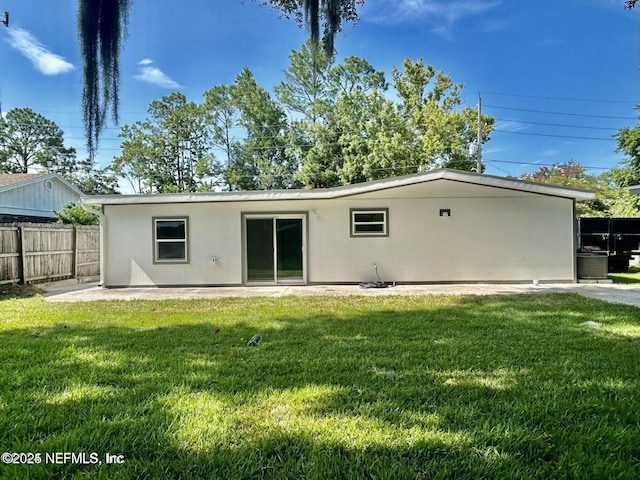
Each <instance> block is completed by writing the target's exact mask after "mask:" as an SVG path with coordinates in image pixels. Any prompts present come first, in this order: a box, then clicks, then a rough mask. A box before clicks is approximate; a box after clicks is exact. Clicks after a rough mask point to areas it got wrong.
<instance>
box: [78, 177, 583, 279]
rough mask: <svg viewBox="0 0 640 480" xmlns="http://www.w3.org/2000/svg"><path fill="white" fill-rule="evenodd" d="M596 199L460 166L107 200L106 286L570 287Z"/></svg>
mask: <svg viewBox="0 0 640 480" xmlns="http://www.w3.org/2000/svg"><path fill="white" fill-rule="evenodd" d="M592 198H594V194H593V193H592V192H587V191H584V190H577V189H573V188H565V187H558V186H552V185H543V184H537V183H531V182H525V181H521V180H514V179H507V178H501V177H494V176H489V175H480V174H476V173H469V172H461V171H456V170H447V169H441V170H433V171H429V172H425V173H418V174H414V175H407V176H403V177H396V178H390V179H385V180H378V181H373V182H367V183H360V184H356V185H348V186H343V187H337V188H327V189H316V190H288V191H287V190H285V191H250V192H213V193H183V194H151V195H105V196H89V197H84V198H83V200H82V201H83V203H85V204H98V205H101V206H102V214H101V215H100V217H101V227H102V233H101V236H102V245H103V249H102V252H103V257H102V275H103V278H102V281H103V286H105V287H137V286H224V285H249V286H251V285H274V284H286V285H305V284H340V283H344V284H351V283H354V284H356V283H360V282H363V281H371V280H376V275H375V268H376V267H377V269H378V273H379V275H380V276H381V277H382V279H383V280H384V281H388V282H390V281H396V282H403V283H421V282H424V283H428V282H531V281H532V280H534V279H537V280H539V281H553V282H574V281H576V250H577V245H576V241H577V237H576V233H577V232H576V213H575V202H576V201H579V200H588V199H592Z"/></svg>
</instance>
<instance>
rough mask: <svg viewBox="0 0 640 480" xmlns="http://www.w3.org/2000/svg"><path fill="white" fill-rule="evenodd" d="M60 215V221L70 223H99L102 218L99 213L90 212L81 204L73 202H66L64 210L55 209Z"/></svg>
mask: <svg viewBox="0 0 640 480" xmlns="http://www.w3.org/2000/svg"><path fill="white" fill-rule="evenodd" d="M54 213H55V214H56V215H57V216H58V223H66V224H70V225H99V224H100V219H99V218H98V215H96V214H93V213H89V212H87V211H86V210H85V209H83V208H82V207H81V206H80V205H76V204H75V203H73V202H69V203H65V204H64V205H63V206H62V210H60V211H59V212H56V211H54Z"/></svg>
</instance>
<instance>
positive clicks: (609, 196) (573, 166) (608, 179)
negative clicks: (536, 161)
mask: <svg viewBox="0 0 640 480" xmlns="http://www.w3.org/2000/svg"><path fill="white" fill-rule="evenodd" d="M586 171H587V168H586V167H585V166H584V165H580V164H579V163H577V162H575V161H574V160H570V161H568V162H565V163H559V164H554V165H552V166H551V167H547V166H542V167H540V168H539V169H538V170H537V171H535V172H533V173H526V174H523V175H522V176H521V178H522V179H523V180H528V181H532V182H538V183H549V184H551V185H560V186H564V187H573V188H581V189H584V190H592V191H594V192H595V194H596V198H595V199H593V200H587V201H584V202H578V203H577V204H576V212H577V214H578V216H581V217H610V216H619V214H620V213H623V212H631V211H632V209H633V206H632V203H631V202H628V200H629V198H625V197H629V195H628V192H627V195H626V196H625V195H624V192H622V190H623V189H621V188H619V187H618V186H616V185H615V182H614V181H613V176H612V174H611V173H610V172H606V173H604V174H601V175H590V174H588V173H586ZM625 203H626V205H625Z"/></svg>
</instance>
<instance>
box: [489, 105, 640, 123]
mask: <svg viewBox="0 0 640 480" xmlns="http://www.w3.org/2000/svg"><path fill="white" fill-rule="evenodd" d="M485 107H489V108H497V109H499V110H514V111H517V112H530V113H545V114H549V115H567V116H570V117H587V118H609V119H614V120H638V119H637V118H635V117H615V116H610V115H590V114H586V113H568V112H549V111H545V110H530V109H527V108H514V107H501V106H498V105H485Z"/></svg>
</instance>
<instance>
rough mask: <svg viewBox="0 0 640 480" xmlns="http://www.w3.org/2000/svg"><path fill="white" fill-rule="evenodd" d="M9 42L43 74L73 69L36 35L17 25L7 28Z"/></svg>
mask: <svg viewBox="0 0 640 480" xmlns="http://www.w3.org/2000/svg"><path fill="white" fill-rule="evenodd" d="M9 37H10V38H9V44H10V45H11V46H12V47H13V48H15V49H16V50H18V51H19V52H20V53H22V54H23V55H24V56H25V57H27V58H28V59H29V60H30V61H31V63H32V64H33V66H34V67H36V69H37V70H38V71H40V72H41V73H43V74H45V75H58V74H60V73H66V72H68V71H70V70H73V69H74V66H73V65H72V64H71V63H69V62H67V61H66V60H65V59H64V58H63V57H61V56H60V55H56V54H55V53H51V52H50V51H49V50H48V49H47V48H46V47H45V46H44V45H42V44H41V43H40V42H39V41H38V39H37V38H36V37H34V36H33V35H31V34H30V33H29V32H27V31H26V30H23V29H22V28H19V27H11V28H10V29H9Z"/></svg>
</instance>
